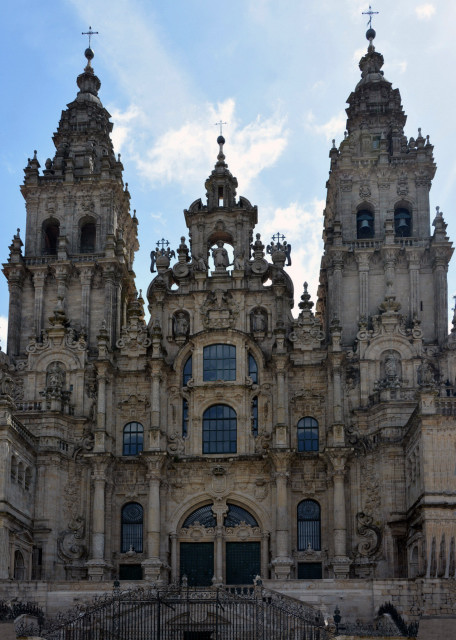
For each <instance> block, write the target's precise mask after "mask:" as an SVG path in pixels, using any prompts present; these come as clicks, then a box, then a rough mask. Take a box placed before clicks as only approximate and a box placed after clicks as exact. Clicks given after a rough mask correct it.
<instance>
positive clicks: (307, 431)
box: [298, 417, 319, 451]
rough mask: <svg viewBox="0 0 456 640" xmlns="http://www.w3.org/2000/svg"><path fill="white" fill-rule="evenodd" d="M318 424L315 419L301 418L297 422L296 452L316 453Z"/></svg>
mask: <svg viewBox="0 0 456 640" xmlns="http://www.w3.org/2000/svg"><path fill="white" fill-rule="evenodd" d="M318 449H319V437H318V422H317V421H316V420H315V418H309V417H307V418H301V420H300V421H299V422H298V451H318Z"/></svg>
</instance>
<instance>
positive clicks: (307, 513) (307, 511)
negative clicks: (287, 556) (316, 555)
mask: <svg viewBox="0 0 456 640" xmlns="http://www.w3.org/2000/svg"><path fill="white" fill-rule="evenodd" d="M306 549H313V550H314V551H320V549H321V516H320V505H319V504H318V502H316V501H315V500H303V501H302V502H300V503H299V504H298V551H305V550H306Z"/></svg>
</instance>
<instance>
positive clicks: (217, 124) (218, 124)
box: [214, 120, 227, 135]
mask: <svg viewBox="0 0 456 640" xmlns="http://www.w3.org/2000/svg"><path fill="white" fill-rule="evenodd" d="M224 124H227V123H226V122H222V120H219V121H218V122H214V126H215V127H220V135H223V131H222V127H223V125H224Z"/></svg>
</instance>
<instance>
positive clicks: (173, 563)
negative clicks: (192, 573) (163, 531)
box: [169, 533, 179, 582]
mask: <svg viewBox="0 0 456 640" xmlns="http://www.w3.org/2000/svg"><path fill="white" fill-rule="evenodd" d="M169 537H170V538H171V582H177V581H178V580H179V574H178V567H177V533H170V535H169Z"/></svg>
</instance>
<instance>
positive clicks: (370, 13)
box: [363, 5, 379, 29]
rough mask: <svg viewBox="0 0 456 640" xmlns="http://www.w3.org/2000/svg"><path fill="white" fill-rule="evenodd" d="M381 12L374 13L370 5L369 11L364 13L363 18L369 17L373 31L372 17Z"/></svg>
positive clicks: (370, 27) (368, 22)
mask: <svg viewBox="0 0 456 640" xmlns="http://www.w3.org/2000/svg"><path fill="white" fill-rule="evenodd" d="M378 13H379V11H372V7H371V5H369V11H363V16H369V20H368V21H367V24H368V25H369V29H372V16H375V15H378Z"/></svg>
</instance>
